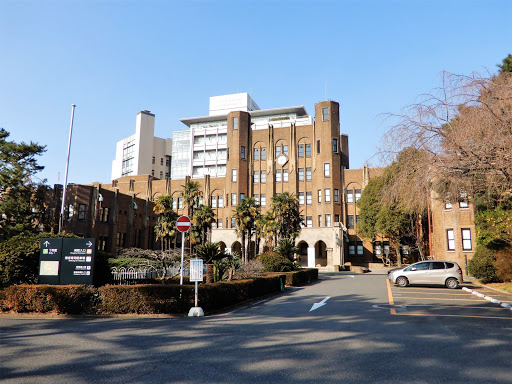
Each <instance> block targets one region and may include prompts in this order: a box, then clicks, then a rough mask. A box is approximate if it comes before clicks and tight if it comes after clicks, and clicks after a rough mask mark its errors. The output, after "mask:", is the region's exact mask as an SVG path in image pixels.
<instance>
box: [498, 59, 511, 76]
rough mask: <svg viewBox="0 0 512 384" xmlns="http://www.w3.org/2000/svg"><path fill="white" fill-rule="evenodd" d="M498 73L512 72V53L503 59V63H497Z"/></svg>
mask: <svg viewBox="0 0 512 384" xmlns="http://www.w3.org/2000/svg"><path fill="white" fill-rule="evenodd" d="M498 67H499V68H500V73H504V72H512V55H510V54H509V55H508V56H507V57H505V58H504V59H503V64H498Z"/></svg>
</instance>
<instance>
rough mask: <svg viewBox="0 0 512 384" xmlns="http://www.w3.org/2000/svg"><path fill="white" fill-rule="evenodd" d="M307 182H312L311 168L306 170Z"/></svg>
mask: <svg viewBox="0 0 512 384" xmlns="http://www.w3.org/2000/svg"><path fill="white" fill-rule="evenodd" d="M306 180H311V167H307V168H306Z"/></svg>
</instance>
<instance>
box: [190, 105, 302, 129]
mask: <svg viewBox="0 0 512 384" xmlns="http://www.w3.org/2000/svg"><path fill="white" fill-rule="evenodd" d="M247 113H249V114H251V116H254V117H261V116H273V115H281V114H284V113H295V114H297V116H307V115H308V113H307V112H306V108H304V106H303V105H300V106H296V107H284V108H273V109H258V110H256V111H248V112H247ZM227 118H228V115H227V114H225V115H217V116H200V117H187V118H185V119H180V121H181V122H182V123H183V124H185V125H187V126H189V127H190V126H191V125H192V124H196V123H208V122H210V121H223V120H227Z"/></svg>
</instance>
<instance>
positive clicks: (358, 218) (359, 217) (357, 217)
mask: <svg viewBox="0 0 512 384" xmlns="http://www.w3.org/2000/svg"><path fill="white" fill-rule="evenodd" d="M360 221H361V216H359V215H356V225H357V223H359V222H360Z"/></svg>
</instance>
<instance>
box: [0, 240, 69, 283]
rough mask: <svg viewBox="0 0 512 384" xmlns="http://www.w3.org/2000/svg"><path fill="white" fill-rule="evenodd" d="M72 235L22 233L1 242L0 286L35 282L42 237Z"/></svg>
mask: <svg viewBox="0 0 512 384" xmlns="http://www.w3.org/2000/svg"><path fill="white" fill-rule="evenodd" d="M59 237H70V238H78V236H75V235H73V234H54V233H40V234H38V235H35V234H21V235H17V236H14V237H11V238H10V239H8V240H6V241H3V242H1V243H0V287H7V286H9V285H17V284H34V283H35V282H36V280H37V276H38V273H39V252H40V247H41V239H43V238H59Z"/></svg>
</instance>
